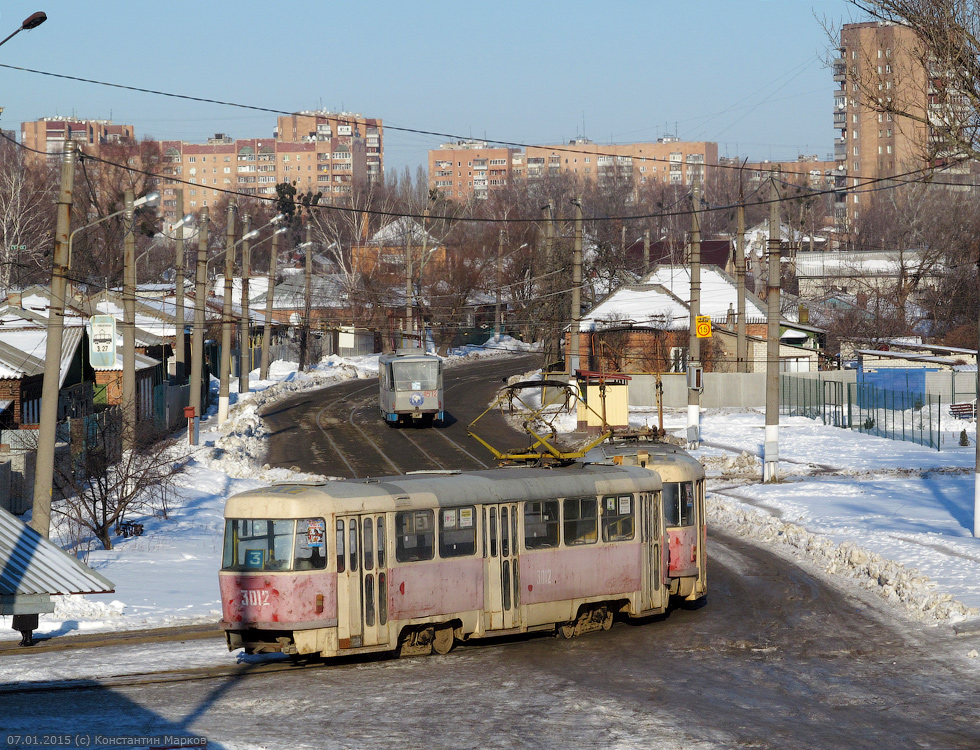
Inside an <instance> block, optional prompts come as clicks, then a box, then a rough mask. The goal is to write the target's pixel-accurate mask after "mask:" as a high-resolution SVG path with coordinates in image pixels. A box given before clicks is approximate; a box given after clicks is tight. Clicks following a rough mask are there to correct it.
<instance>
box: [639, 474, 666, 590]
mask: <svg viewBox="0 0 980 750" xmlns="http://www.w3.org/2000/svg"><path fill="white" fill-rule="evenodd" d="M640 515H641V519H640V526H641V530H642V534H641V535H642V542H643V577H642V581H643V584H642V585H643V592H642V598H643V601H642V606H643V609H658V608H660V607H662V606H663V591H662V589H663V570H664V567H663V566H664V564H665V561H664V556H665V546H664V543H663V542H664V539H663V528H664V516H663V504H662V503H661V501H660V494H659V493H658V494H652V493H649V492H644V493H643V494H641V495H640Z"/></svg>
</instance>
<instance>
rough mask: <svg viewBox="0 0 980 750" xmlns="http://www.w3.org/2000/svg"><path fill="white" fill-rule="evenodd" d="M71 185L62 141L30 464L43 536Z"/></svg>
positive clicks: (35, 517) (70, 159) (34, 518)
mask: <svg viewBox="0 0 980 750" xmlns="http://www.w3.org/2000/svg"><path fill="white" fill-rule="evenodd" d="M74 186H75V143H74V142H73V141H65V150H64V155H63V156H62V161H61V192H60V194H59V195H58V209H57V210H58V214H57V223H56V225H55V232H54V258H53V262H52V265H51V303H50V307H49V308H48V320H47V323H46V324H45V345H44V346H45V348H44V377H43V380H42V382H41V421H40V424H39V425H38V435H37V462H36V463H35V466H34V512H33V514H32V515H31V527H32V528H33V529H34V530H35V531H36V532H38V533H39V534H40V535H41V536H43V537H47V536H48V534H49V532H50V529H51V488H52V486H53V484H54V447H55V432H56V431H57V427H58V391H59V390H60V388H61V341H62V339H63V338H64V333H65V292H66V290H67V288H68V264H69V258H68V232H69V230H70V228H71V204H72V193H73V191H74Z"/></svg>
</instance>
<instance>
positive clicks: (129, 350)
mask: <svg viewBox="0 0 980 750" xmlns="http://www.w3.org/2000/svg"><path fill="white" fill-rule="evenodd" d="M135 201H136V196H135V195H134V193H133V191H132V189H128V190H126V191H125V193H124V194H123V203H124V205H125V207H126V210H125V213H124V214H123V220H124V221H125V223H126V229H125V233H124V234H123V327H122V334H123V373H122V385H123V387H122V447H123V450H124V451H131V450H133V448H134V447H135V445H136V421H137V417H136V415H137V412H136V234H135V232H134V231H133V221H134V213H133V211H134V209H133V203H134V202H135Z"/></svg>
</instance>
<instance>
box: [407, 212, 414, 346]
mask: <svg viewBox="0 0 980 750" xmlns="http://www.w3.org/2000/svg"><path fill="white" fill-rule="evenodd" d="M414 273H415V271H414V269H413V268H412V231H411V228H409V229H408V230H407V231H406V232H405V334H406V335H407V336H408V339H409V341H411V340H412V331H413V330H414V328H415V323H414V321H413V320H412V296H413V293H414V291H413V289H412V275H413V274H414Z"/></svg>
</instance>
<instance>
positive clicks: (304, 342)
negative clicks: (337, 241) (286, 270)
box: [299, 218, 313, 370]
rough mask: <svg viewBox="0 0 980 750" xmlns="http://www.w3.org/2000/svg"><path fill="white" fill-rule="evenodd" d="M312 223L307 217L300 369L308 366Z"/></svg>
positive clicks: (311, 282)
mask: <svg viewBox="0 0 980 750" xmlns="http://www.w3.org/2000/svg"><path fill="white" fill-rule="evenodd" d="M312 232H313V223H312V222H311V221H310V220H309V218H307V222H306V242H304V243H303V245H304V246H305V247H306V273H305V274H304V276H305V281H304V288H303V336H302V338H301V339H300V352H299V359H300V369H301V370H306V369H307V368H308V367H309V366H310V323H311V322H312V321H311V320H310V318H311V317H312V315H313V241H312V240H311V239H310V237H311V235H312Z"/></svg>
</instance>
